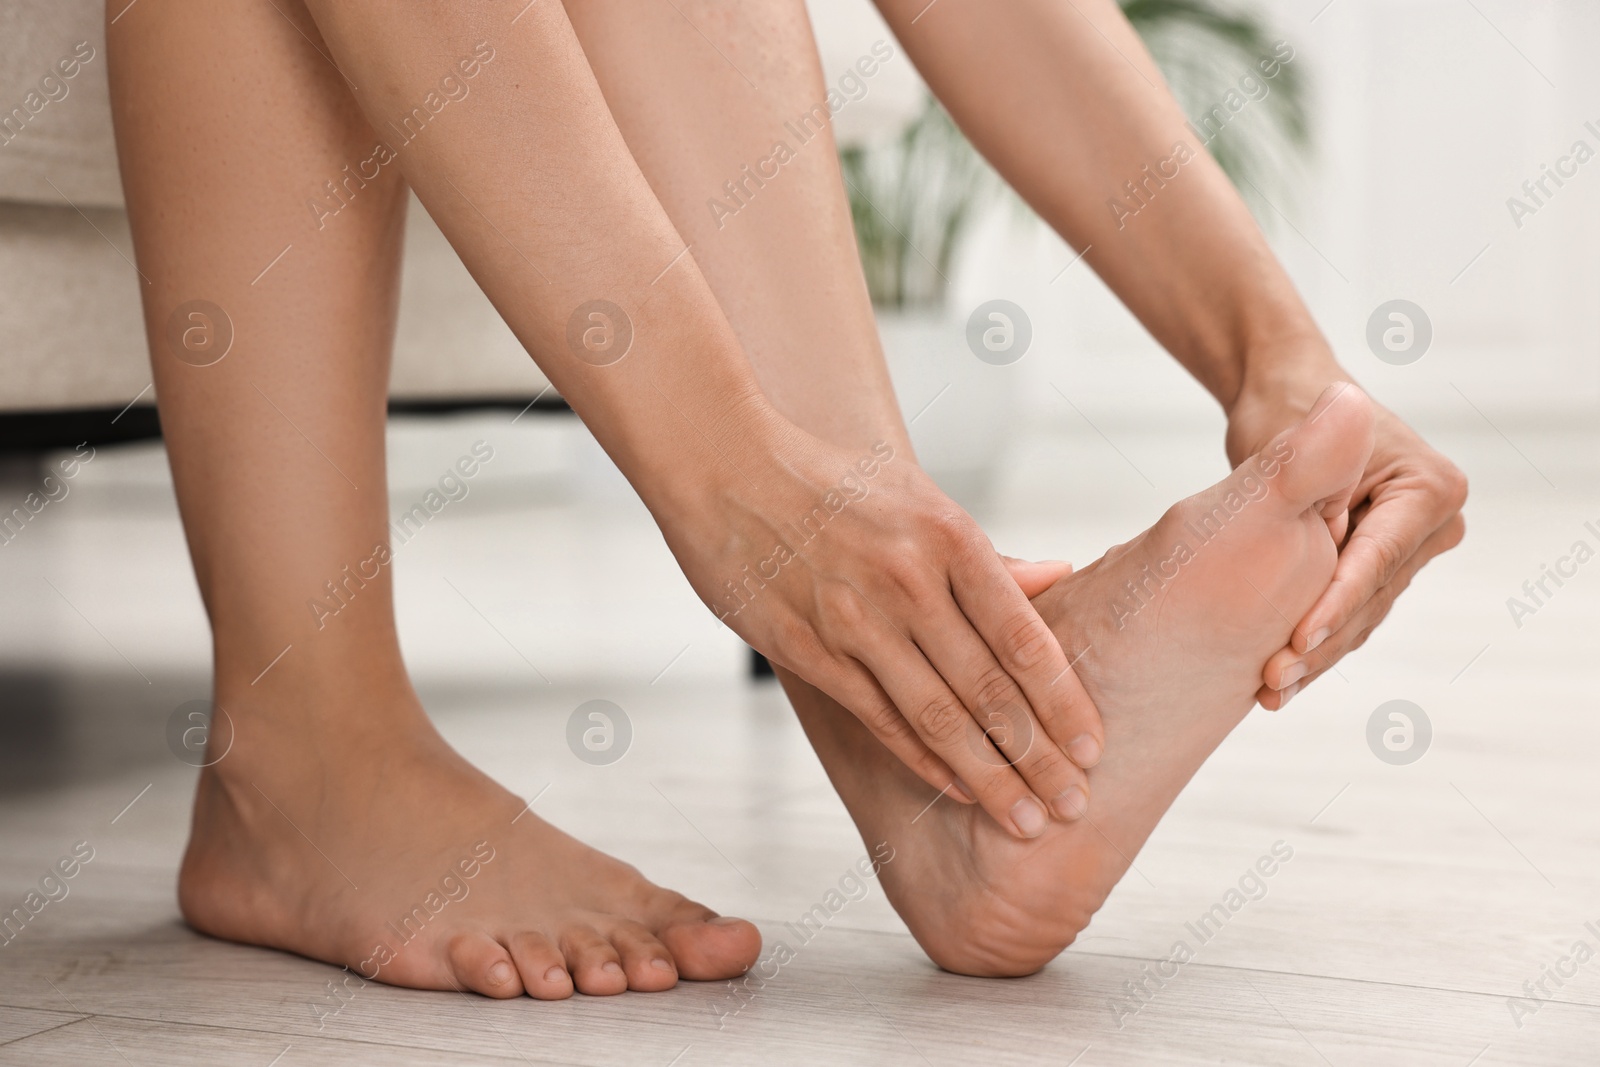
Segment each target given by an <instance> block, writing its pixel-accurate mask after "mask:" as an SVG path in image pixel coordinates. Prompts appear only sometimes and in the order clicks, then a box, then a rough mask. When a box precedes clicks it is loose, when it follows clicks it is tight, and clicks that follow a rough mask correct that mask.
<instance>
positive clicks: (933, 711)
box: [917, 697, 970, 745]
mask: <svg viewBox="0 0 1600 1067" xmlns="http://www.w3.org/2000/svg"><path fill="white" fill-rule="evenodd" d="M969 718H970V716H968V715H967V711H966V709H965V708H963V707H961V705H959V704H956V703H954V702H952V701H951V700H949V699H947V698H945V697H936V698H934V699H933V700H930V701H929V702H928V703H926V704H924V705H923V706H922V710H921V711H920V712H918V714H917V726H918V727H919V728H920V729H921V731H922V735H923V736H924V737H926V738H927V739H928V740H929V741H930V742H932V743H933V744H936V745H949V744H951V743H952V742H954V741H956V740H957V739H959V738H960V737H961V735H962V734H963V733H965V732H966V728H967V720H968V719H969Z"/></svg>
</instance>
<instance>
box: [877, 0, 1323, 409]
mask: <svg viewBox="0 0 1600 1067" xmlns="http://www.w3.org/2000/svg"><path fill="white" fill-rule="evenodd" d="M878 6H879V8H880V9H881V10H882V11H883V13H884V15H885V17H886V18H887V19H888V20H889V22H890V23H891V25H892V26H893V27H894V29H895V31H896V33H897V34H898V35H899V36H900V39H901V41H902V43H903V44H904V46H905V48H906V51H907V52H908V53H909V54H910V56H911V58H912V59H913V60H914V61H915V62H916V64H917V66H918V68H919V70H920V71H921V72H922V74H923V76H924V77H925V78H926V79H927V81H928V82H929V84H930V85H931V86H932V87H933V88H934V90H935V91H936V92H937V94H938V95H939V98H940V99H941V100H942V101H943V102H944V103H945V105H946V107H947V108H948V109H949V111H950V113H951V115H952V116H953V117H954V118H955V119H956V121H957V122H958V123H959V124H960V125H961V127H962V129H963V130H964V131H965V132H966V133H967V134H968V136H969V137H970V138H971V140H972V141H973V143H974V144H975V145H976V146H977V147H978V149H979V150H980V151H982V152H983V154H984V155H985V156H986V157H987V158H988V159H989V160H990V162H992V163H993V164H994V166H995V168H996V169H997V170H999V171H1000V173H1001V174H1002V175H1003V176H1004V177H1005V178H1006V180H1007V181H1009V182H1010V183H1011V185H1012V186H1013V187H1014V188H1015V189H1016V190H1017V192H1018V193H1019V194H1020V195H1021V196H1022V197H1023V198H1024V199H1026V200H1027V201H1028V203H1029V204H1030V205H1032V207H1033V208H1034V210H1036V211H1037V212H1038V213H1039V214H1040V215H1041V216H1042V217H1043V218H1044V219H1045V221H1046V222H1048V223H1049V224H1050V225H1051V226H1052V227H1054V228H1055V229H1056V230H1057V232H1059V233H1060V234H1061V235H1062V236H1063V237H1065V238H1066V239H1067V240H1068V241H1069V242H1070V243H1071V244H1072V245H1073V246H1074V247H1076V248H1079V249H1085V248H1087V249H1088V252H1087V254H1086V255H1085V257H1084V258H1085V260H1086V261H1087V262H1088V263H1089V264H1090V265H1091V266H1092V267H1093V268H1094V269H1095V271H1096V272H1097V273H1098V274H1099V275H1100V276H1101V277H1102V278H1104V279H1105V281H1106V283H1107V284H1108V285H1109V286H1110V287H1111V288H1112V290H1113V291H1115V292H1116V294H1117V295H1118V296H1119V297H1120V298H1121V299H1122V301H1123V302H1124V303H1125V304H1126V305H1127V306H1128V308H1129V309H1130V310H1132V311H1133V313H1134V314H1135V315H1137V316H1138V318H1139V320H1140V322H1142V323H1143V324H1144V325H1145V327H1146V328H1147V329H1148V330H1149V331H1150V333H1151V334H1152V335H1153V336H1154V337H1155V338H1156V340H1157V341H1159V342H1160V343H1161V344H1162V345H1163V346H1164V347H1166V348H1167V350H1168V351H1170V352H1171V353H1172V354H1173V355H1174V356H1175V357H1176V358H1177V359H1178V360H1179V361H1180V362H1181V363H1183V365H1184V366H1185V367H1187V368H1188V369H1189V371H1190V373H1192V374H1193V375H1194V376H1195V377H1196V378H1197V379H1199V381H1200V382H1201V383H1202V384H1203V385H1204V386H1205V387H1206V388H1207V389H1208V390H1209V391H1210V392H1211V393H1212V395H1214V396H1215V397H1216V398H1217V399H1218V400H1219V401H1220V402H1221V403H1222V405H1223V406H1224V408H1231V407H1232V405H1233V403H1234V401H1235V400H1236V398H1237V397H1238V395H1239V393H1240V391H1241V390H1242V389H1243V388H1244V385H1245V382H1246V380H1247V378H1255V379H1262V380H1269V379H1273V378H1276V377H1281V376H1286V375H1290V374H1293V375H1295V376H1301V375H1304V374H1306V372H1308V371H1309V372H1311V375H1312V376H1318V375H1322V376H1326V375H1328V374H1332V373H1334V372H1335V371H1336V369H1337V368H1336V364H1334V362H1333V358H1332V354H1331V352H1330V350H1329V348H1328V346H1327V343H1326V341H1325V340H1324V339H1323V338H1322V335H1321V333H1320V332H1319V331H1318V330H1317V327H1316V325H1315V323H1314V322H1313V321H1312V319H1311V316H1310V314H1309V312H1308V311H1307V310H1306V307H1305V305H1304V303H1303V302H1302V301H1301V300H1300V297H1299V296H1298V294H1296V292H1295V290H1294V287H1293V285H1292V284H1291V283H1290V281H1289V279H1288V277H1287V275H1286V274H1285V273H1284V271H1283V268H1282V267H1281V266H1280V265H1279V263H1278V261H1277V259H1276V258H1275V257H1274V256H1273V254H1272V251H1271V249H1270V248H1269V247H1268V246H1267V243H1266V241H1265V240H1264V239H1263V237H1262V235H1261V232H1260V230H1259V229H1258V228H1257V226H1256V224H1255V221H1254V220H1253V219H1252V218H1251V216H1250V212H1249V210H1248V209H1247V208H1246V207H1245V205H1244V203H1243V202H1242V201H1241V199H1240V198H1239V195H1238V193H1237V192H1236V191H1235V190H1234V188H1233V186H1232V184H1231V183H1230V182H1229V180H1228V178H1227V176H1226V175H1225V174H1223V172H1222V170H1221V169H1220V168H1219V167H1218V166H1217V165H1216V163H1215V161H1214V160H1212V158H1211V157H1210V155H1209V154H1207V153H1206V152H1205V150H1204V148H1203V147H1202V146H1201V144H1200V143H1199V140H1198V138H1196V136H1195V135H1194V133H1193V131H1191V130H1190V129H1189V127H1188V125H1187V122H1186V120H1185V116H1184V114H1183V112H1182V110H1181V109H1180V108H1179V106H1178V104H1177V102H1176V100H1174V98H1173V97H1172V94H1171V93H1170V92H1169V91H1168V89H1167V87H1166V84H1165V82H1164V81H1163V80H1162V77H1161V74H1160V72H1159V71H1158V70H1157V69H1156V66H1155V64H1154V62H1153V61H1152V60H1151V59H1150V56H1149V53H1148V52H1147V51H1146V50H1145V48H1144V45H1143V44H1142V42H1141V41H1140V40H1139V37H1138V35H1137V34H1136V33H1135V32H1134V30H1133V28H1132V27H1131V26H1130V25H1129V24H1128V21H1127V19H1126V18H1124V17H1123V15H1122V12H1121V9H1120V8H1119V7H1118V6H1117V5H1116V3H1114V2H1113V0H1007V2H1006V3H1003V4H987V3H982V2H980V0H941V2H940V3H939V4H938V5H937V6H935V7H933V8H931V9H928V8H927V4H926V0H878ZM925 9H926V10H925ZM919 15H921V17H920V18H919V17H918V16H919ZM913 19H916V21H915V24H914V25H913V24H912V20H913ZM1258 73H1259V72H1258ZM1174 172H1175V173H1174ZM1130 182H1132V183H1134V191H1135V192H1136V193H1137V195H1136V196H1135V195H1130V189H1129V187H1128V184H1127V183H1130ZM1113 205H1117V206H1116V207H1114V206H1113Z"/></svg>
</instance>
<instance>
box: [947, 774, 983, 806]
mask: <svg viewBox="0 0 1600 1067" xmlns="http://www.w3.org/2000/svg"><path fill="white" fill-rule="evenodd" d="M950 795H951V796H952V797H954V798H955V799H957V800H959V801H961V803H963V804H976V803H977V802H978V799H977V798H976V797H974V796H973V795H972V790H970V789H968V788H967V784H966V783H965V782H963V781H962V780H961V779H959V778H952V779H951V780H950Z"/></svg>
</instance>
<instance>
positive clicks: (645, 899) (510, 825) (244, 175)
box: [110, 3, 760, 998]
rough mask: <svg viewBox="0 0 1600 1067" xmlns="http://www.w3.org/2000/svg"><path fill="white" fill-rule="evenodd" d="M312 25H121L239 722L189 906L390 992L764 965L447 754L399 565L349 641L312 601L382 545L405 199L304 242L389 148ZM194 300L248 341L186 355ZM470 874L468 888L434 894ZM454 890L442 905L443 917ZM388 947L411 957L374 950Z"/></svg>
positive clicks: (230, 700)
mask: <svg viewBox="0 0 1600 1067" xmlns="http://www.w3.org/2000/svg"><path fill="white" fill-rule="evenodd" d="M278 6H279V7H283V6H285V5H283V4H281V3H280V4H279V5H278ZM303 16H304V13H303V12H300V17H301V18H302V22H301V24H300V25H299V26H298V27H297V26H293V25H290V24H289V23H288V22H286V21H285V19H284V17H283V16H282V15H281V14H280V13H279V12H278V11H277V10H275V9H274V7H273V5H270V4H265V3H261V4H239V5H215V6H214V5H189V6H187V7H183V8H177V7H174V6H172V5H161V4H150V3H141V4H140V5H138V6H137V7H136V8H135V9H133V10H132V11H130V12H129V14H128V15H127V17H125V18H123V19H121V20H120V21H119V23H118V24H117V26H116V27H114V28H113V31H114V32H113V36H112V38H111V47H110V61H111V63H112V77H113V85H114V87H115V90H116V91H115V92H114V94H113V96H114V99H115V107H116V115H115V117H116V120H117V129H118V134H119V142H120V148H121V151H122V155H123V167H124V183H125V187H126V192H127V198H128V204H129V211H130V217H131V220H132V223H133V227H134V236H135V244H136V247H137V250H138V260H139V264H140V269H141V271H142V272H143V274H144V276H145V277H147V278H148V279H149V284H147V285H146V286H144V297H145V300H146V318H147V321H148V322H149V325H150V334H151V336H150V342H151V353H152V357H153V358H152V367H153V370H154V373H155V375H156V383H157V391H158V393H159V396H160V404H161V414H162V424H163V430H164V432H165V435H166V437H167V441H168V446H169V448H168V453H169V457H170V461H171V464H172V470H173V478H174V481H175V483H176V486H177V490H178V498H179V503H180V507H181V510H182V513H183V518H184V524H185V530H186V532H187V535H188V538H189V545H190V551H191V554H192V556H193V559H194V564H195V573H196V576H197V578H198V580H199V583H200V588H201V592H202V594H203V596H204V599H205V604H206V609H207V612H208V614H209V616H210V620H211V625H212V631H213V636H214V663H215V666H214V670H215V697H216V701H217V703H218V704H219V705H221V706H222V707H223V708H224V709H226V711H227V714H228V720H229V721H231V722H232V724H233V744H232V747H231V749H230V750H229V751H228V752H227V755H226V756H225V757H223V758H221V759H220V760H219V762H217V763H216V764H215V765H214V766H212V767H209V768H207V769H206V770H205V771H204V772H203V774H202V776H201V780H200V785H199V789H198V791H197V794H196V798H195V811H194V822H193V826H192V831H191V836H190V842H189V848H188V851H187V853H186V855H185V857H184V862H183V866H182V870H181V872H180V875H179V884H178V895H179V903H180V905H181V907H182V909H183V913H184V916H185V917H186V918H187V919H188V921H189V922H190V924H191V925H193V926H194V927H195V928H196V929H198V930H201V931H203V932H205V933H209V934H212V935H215V936H218V937H224V938H229V939H232V940H237V941H243V942H247V943H251V944H261V945H268V946H271V947H275V948H281V949H285V950H288V951H293V952H297V953H300V954H302V955H305V956H309V957H312V958H314V959H319V960H325V961H327V962H329V963H334V964H341V965H345V966H349V967H350V968H351V969H352V970H353V971H360V972H361V973H363V974H365V975H367V976H368V977H375V978H376V979H378V980H380V981H385V982H390V983H394V984H399V985H410V986H417V987H421V988H429V989H461V988H464V989H469V990H474V991H477V992H479V993H483V994H486V995H489V996H497V997H509V996H516V995H519V994H521V993H523V992H527V993H528V994H530V995H532V996H535V997H540V998H559V997H565V996H570V995H571V994H572V993H573V991H574V990H575V989H576V990H577V991H580V992H584V993H590V994H609V993H620V992H622V991H624V990H625V989H628V988H630V987H632V988H635V989H662V988H665V987H668V986H671V985H673V984H674V983H675V982H676V981H677V979H678V978H679V977H685V978H696V979H715V978H727V977H731V976H734V975H737V974H740V973H742V972H743V971H744V970H745V969H746V968H747V967H748V966H749V964H750V963H751V961H753V960H754V959H755V957H756V955H757V953H758V952H759V950H760V936H759V934H758V933H757V931H756V929H755V927H754V926H752V925H750V924H749V923H746V922H743V921H740V920H722V921H713V920H714V919H715V918H716V916H715V913H714V912H712V911H711V910H710V909H708V908H705V907H703V906H701V905H698V904H693V903H690V902H688V901H685V900H684V899H683V898H682V897H681V896H679V895H678V894H676V893H672V892H670V891H668V890H665V889H662V888H660V887H657V886H655V885H653V884H651V883H650V882H649V881H648V880H646V879H645V878H644V877H643V876H642V875H640V874H639V872H637V871H635V870H634V869H632V868H631V867H628V866H627V865H625V864H623V863H620V862H618V861H617V860H614V859H612V858H610V857H608V856H606V855H604V854H602V853H600V852H598V851H596V850H594V849H591V848H589V847H587V846H585V845H583V844H581V843H579V842H577V841H574V840H572V839H571V838H569V837H567V836H566V835H565V834H562V833H561V832H560V831H559V830H557V829H555V828H554V827H552V826H549V825H548V824H546V823H544V822H543V821H542V820H540V819H539V818H538V817H537V816H536V815H535V814H533V813H532V812H531V811H530V812H528V813H526V814H522V815H520V816H519V812H520V811H521V809H522V807H523V801H522V800H521V799H519V798H517V797H515V796H513V795H512V794H511V793H509V792H507V791H506V790H505V789H503V788H502V787H500V786H499V785H497V784H496V783H494V782H493V781H491V780H490V779H489V778H488V777H486V776H485V775H483V774H482V773H480V772H479V771H477V770H475V769H473V768H472V767H471V766H469V765H468V764H467V763H466V762H465V761H463V760H462V759H461V758H460V757H459V756H458V755H457V754H456V753H455V752H453V751H452V750H451V749H450V748H449V747H448V746H447V745H446V744H445V742H444V741H443V740H442V739H441V738H440V737H439V735H438V734H437V732H436V731H435V730H434V729H433V727H432V725H431V724H430V723H429V722H428V720H427V717H426V715H425V714H424V713H423V711H422V709H421V707H420V706H419V704H418V702H417V699H416V696H415V694H414V692H413V691H412V688H411V685H410V683H409V681H408V679H407V677H406V673H405V668H404V665H403V663H402V661H401V658H400V650H399V646H398V641H397V638H396V632H395V623H394V609H393V599H392V586H391V577H390V573H391V567H389V566H382V567H379V568H377V572H376V574H375V575H372V574H369V576H368V577H367V578H365V579H364V580H363V582H362V584H361V585H360V586H359V587H358V588H357V587H355V586H351V587H350V588H353V589H355V592H354V595H353V597H352V598H351V600H350V603H349V605H348V606H347V607H345V608H343V609H342V610H341V611H340V612H339V614H338V616H337V617H336V618H333V619H330V620H326V621H325V625H322V626H319V625H318V624H317V621H316V620H315V619H314V617H313V615H312V614H311V613H310V612H309V611H308V610H307V600H308V599H309V598H310V597H313V596H318V595H320V591H321V590H323V589H324V586H325V583H327V582H329V581H341V582H342V581H345V578H344V573H345V568H347V567H353V566H357V565H358V564H359V563H360V561H363V560H367V559H369V558H371V557H372V554H373V550H374V546H376V545H379V544H384V543H386V542H387V541H388V531H387V523H388V515H387V501H386V499H385V470H384V436H383V433H384V420H385V404H384V400H385V396H386V392H387V390H386V381H387V376H388V361H389V346H390V340H391V336H392V331H393V317H394V309H395V300H396V289H397V285H396V281H397V274H398V265H399V250H400V244H399V242H400V236H401V224H402V214H401V212H402V210H403V206H404V193H405V187H404V185H403V184H402V182H401V181H400V180H399V177H398V174H397V173H396V172H395V171H394V170H393V168H386V170H385V172H384V173H383V174H382V175H380V177H379V178H378V179H376V180H373V181H370V182H368V184H367V185H366V186H365V187H364V188H362V189H361V190H360V191H359V194H358V198H357V199H356V200H355V201H354V202H353V204H352V206H351V207H350V208H348V209H346V212H344V213H342V214H341V217H339V218H337V219H335V220H332V222H330V224H329V225H328V226H327V227H326V228H325V229H323V230H316V229H314V228H312V227H311V226H310V217H309V215H308V214H307V213H306V208H305V203H304V200H305V198H306V196H307V195H308V190H310V191H314V190H316V189H317V188H318V187H319V186H320V184H321V182H322V181H324V180H325V179H327V178H329V177H331V176H335V175H338V174H339V173H340V170H341V168H342V167H344V166H345V165H346V164H347V163H349V162H350V161H351V160H353V159H354V160H359V159H362V158H365V156H366V155H367V153H369V152H370V151H371V145H372V144H373V141H374V139H375V137H376V135H375V134H374V132H373V130H372V129H371V128H370V126H369V125H368V124H367V122H366V120H365V119H364V118H363V116H362V115H361V114H360V112H359V110H358V109H357V108H356V107H355V104H354V102H353V100H351V99H350V97H349V94H348V91H347V89H346V88H345V86H344V83H343V82H342V81H341V80H340V78H339V76H338V75H337V74H336V73H335V72H334V71H333V69H332V68H331V67H330V66H329V65H328V64H327V62H326V60H325V59H323V58H322V57H321V56H320V55H318V54H317V52H316V51H315V50H314V49H313V48H312V47H311V46H310V45H309V44H308V41H307V38H306V37H305V36H302V33H305V34H309V35H311V36H313V37H314V35H315V27H314V26H312V25H311V24H310V23H309V22H307V21H304V17H303ZM140 34H148V35H151V37H152V38H153V39H144V40H141V39H137V35H140ZM169 49H170V50H172V51H170V52H169V51H168V50H169ZM175 57H181V60H180V58H175ZM218 86H244V87H246V88H245V89H244V90H238V91H230V92H221V91H218ZM264 146H265V149H266V150H264ZM334 223H337V225H335V224H334ZM296 227H298V228H296ZM218 235H223V237H225V239H223V238H219V236H218ZM291 239H292V240H293V242H294V248H293V249H292V251H290V252H289V253H287V255H285V256H284V258H283V261H282V262H281V263H279V264H278V265H277V266H275V267H273V268H272V270H270V271H267V272H266V273H264V274H263V273H262V268H263V267H264V266H265V265H266V264H267V263H268V262H269V261H270V260H271V259H272V258H273V256H275V255H277V254H278V253H279V252H280V251H281V250H282V249H283V246H284V244H285V243H288V242H289V241H290V240H291ZM258 275H260V277H258ZM197 298H203V299H207V300H209V301H212V302H213V303H214V304H217V305H220V306H221V307H222V308H224V309H226V314H227V315H228V317H229V318H230V319H231V321H232V324H233V327H234V331H235V338H234V343H233V348H232V351H230V352H229V353H228V354H227V356H226V357H225V358H223V359H222V360H221V361H220V362H217V363H215V364H214V365H211V366H203V367H201V366H194V365H191V364H190V363H188V362H185V361H184V360H183V359H180V358H179V357H178V356H177V355H176V354H174V352H173V350H172V348H171V347H170V345H169V342H168V340H167V337H166V336H165V334H166V321H167V318H168V316H169V315H170V313H171V311H172V309H173V308H175V307H177V306H178V305H180V304H182V303H183V302H185V301H188V300H192V299H197ZM215 736H218V735H214V737H215ZM513 820H515V821H513ZM479 842H484V843H485V844H486V846H487V848H488V849H490V850H492V852H493V859H492V860H490V861H489V862H487V863H483V864H481V869H480V870H479V871H478V873H477V874H476V876H475V877H472V878H471V879H465V878H464V876H462V875H460V873H459V867H458V866H457V865H458V864H459V863H460V862H462V861H463V860H467V861H470V860H472V859H473V858H474V856H475V849H476V847H477V845H478V843H479ZM452 870H455V871H457V877H458V880H459V881H460V883H461V884H462V885H464V886H465V887H466V888H467V890H468V893H467V895H466V896H464V897H463V898H461V899H460V900H453V899H450V897H449V896H448V893H447V891H445V890H441V889H440V886H441V879H442V878H443V877H444V876H445V875H446V874H447V873H449V872H450V871H452ZM452 884H454V883H452ZM430 891H432V892H436V893H440V894H441V896H440V897H439V899H443V900H447V901H448V903H447V904H446V905H445V906H444V907H443V908H441V909H440V910H438V912H437V913H436V914H435V913H434V911H433V910H432V908H430V907H428V906H427V904H426V898H427V894H428V893H429V892H430ZM418 903H424V906H425V908H426V909H427V914H428V916H429V919H428V922H427V923H426V924H424V925H423V926H422V930H423V932H422V934H421V935H420V936H415V937H412V939H411V940H410V941H409V942H402V941H401V940H400V938H399V936H398V935H397V934H396V933H395V932H394V931H393V930H391V929H390V928H389V927H388V926H387V924H389V923H391V922H398V921H399V920H401V919H402V918H403V917H405V916H406V915H408V914H409V913H410V912H411V908H412V906H413V905H415V904H418ZM380 944H386V945H387V946H388V948H389V950H390V952H391V953H392V954H393V959H392V960H387V961H384V960H381V959H379V958H377V956H376V955H375V949H376V948H377V946H378V945H380Z"/></svg>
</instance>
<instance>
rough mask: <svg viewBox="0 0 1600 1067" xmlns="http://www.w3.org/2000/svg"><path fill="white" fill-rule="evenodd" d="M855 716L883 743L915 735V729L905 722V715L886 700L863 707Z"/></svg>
mask: <svg viewBox="0 0 1600 1067" xmlns="http://www.w3.org/2000/svg"><path fill="white" fill-rule="evenodd" d="M857 717H858V718H859V719H860V720H861V721H862V723H863V724H865V726H866V727H867V729H869V730H871V731H872V732H873V734H874V735H876V736H877V738H878V739H879V740H880V741H882V742H884V743H885V744H891V743H893V742H897V741H903V740H906V739H909V738H914V737H915V736H916V731H915V730H913V729H912V728H911V724H910V723H908V722H906V719H905V716H904V715H901V714H900V709H899V708H897V707H895V706H894V704H893V703H892V702H890V701H887V700H883V701H878V702H876V703H874V704H871V705H869V706H867V707H866V708H863V709H862V710H861V711H860V712H859V713H858V715H857Z"/></svg>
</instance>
